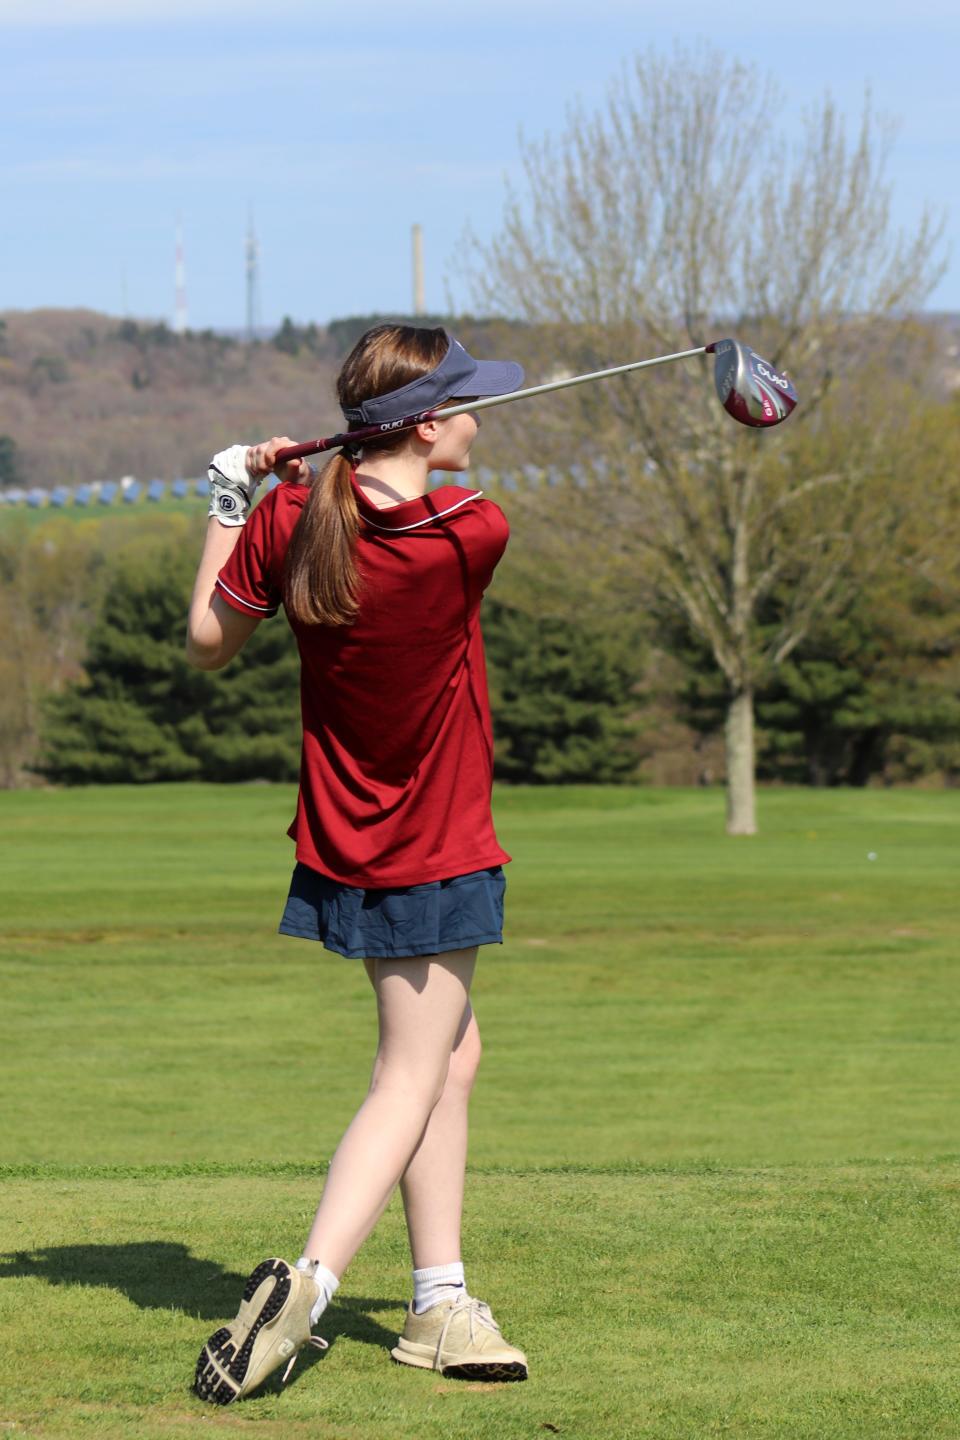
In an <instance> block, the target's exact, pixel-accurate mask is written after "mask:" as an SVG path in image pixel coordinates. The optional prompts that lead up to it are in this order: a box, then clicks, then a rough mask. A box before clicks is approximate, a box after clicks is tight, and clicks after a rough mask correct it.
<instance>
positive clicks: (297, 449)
mask: <svg viewBox="0 0 960 1440" xmlns="http://www.w3.org/2000/svg"><path fill="white" fill-rule="evenodd" d="M462 408H463V409H464V410H466V409H467V408H468V407H467V406H463V407H462ZM433 413H434V412H433V411H432V410H420V411H418V412H417V414H416V415H407V416H405V418H404V419H403V420H398V421H395V422H394V423H392V424H390V425H363V426H362V427H361V428H360V429H359V430H344V431H341V433H340V434H339V435H328V436H327V437H326V438H325V439H324V440H304V441H303V443H302V444H300V445H286V446H284V448H283V449H282V450H278V451H277V458H276V460H275V461H274V465H275V466H277V465H284V464H286V462H287V461H288V460H303V459H305V458H306V456H307V455H320V454H322V453H323V451H324V450H339V449H340V446H341V445H362V444H363V442H364V440H374V439H379V437H380V436H381V435H395V434H397V433H399V432H400V431H401V430H412V429H413V427H414V425H419V424H420V422H421V421H422V420H429V419H431V418H432V417H433ZM448 413H449V412H448ZM457 413H458V414H459V413H460V411H459V409H458V411H457Z"/></svg>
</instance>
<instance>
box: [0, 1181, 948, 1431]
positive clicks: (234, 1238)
mask: <svg viewBox="0 0 960 1440" xmlns="http://www.w3.org/2000/svg"><path fill="white" fill-rule="evenodd" d="M958 1187H960V1171H958V1170H957V1169H954V1170H953V1171H952V1172H949V1173H948V1172H945V1171H937V1170H936V1169H935V1168H933V1167H919V1166H918V1167H912V1168H910V1167H903V1168H899V1169H897V1170H896V1171H892V1170H888V1171H886V1172H880V1173H869V1174H863V1173H860V1172H859V1171H858V1170H857V1168H856V1167H849V1168H848V1169H847V1170H846V1171H845V1172H844V1173H842V1174H831V1175H830V1176H829V1177H826V1178H825V1177H824V1176H822V1175H820V1174H817V1173H815V1172H810V1173H807V1174H800V1173H793V1174H791V1175H790V1177H789V1182H788V1183H784V1180H783V1177H780V1176H772V1177H771V1176H765V1175H752V1176H751V1175H743V1176H739V1177H731V1176H729V1175H718V1176H696V1177H694V1176H689V1177H677V1176H659V1177H658V1176H647V1177H644V1178H636V1179H628V1178H623V1177H620V1178H617V1177H586V1176H568V1177H562V1176H552V1177H547V1176H542V1175H541V1176H537V1177H527V1178H522V1177H514V1178H505V1177H503V1176H496V1177H494V1176H489V1177H477V1178H476V1179H475V1180H474V1181H473V1182H472V1184H471V1186H470V1188H469V1190H468V1196H467V1213H466V1233H467V1236H468V1237H469V1239H468V1250H467V1254H466V1257H465V1258H466V1261H467V1273H468V1277H469V1278H470V1281H471V1287H472V1288H473V1289H474V1290H475V1291H476V1292H477V1293H480V1294H482V1295H483V1296H484V1297H485V1298H487V1299H488V1300H489V1301H490V1302H491V1303H492V1304H493V1306H494V1309H495V1313H497V1314H498V1315H499V1316H500V1317H501V1318H502V1320H503V1322H504V1325H505V1327H506V1326H507V1325H509V1333H510V1334H511V1335H514V1336H516V1338H517V1340H518V1341H519V1342H520V1343H522V1344H523V1345H524V1346H525V1347H526V1349H527V1351H528V1353H529V1356H530V1361H531V1380H530V1381H529V1382H528V1383H527V1384H526V1385H522V1386H504V1387H490V1386H472V1385H460V1384H456V1383H455V1382H449V1381H448V1382H444V1381H442V1380H441V1379H440V1377H438V1376H436V1375H431V1374H429V1373H420V1372H410V1371H407V1370H403V1369H401V1368H399V1367H396V1366H394V1365H392V1363H391V1362H390V1360H389V1358H388V1353H387V1352H388V1349H389V1346H390V1345H391V1344H393V1343H394V1340H395V1336H396V1334H397V1333H398V1332H399V1328H400V1326H401V1324H402V1314H403V1307H404V1305H405V1303H406V1300H407V1298H408V1293H409V1277H408V1273H407V1264H408V1257H407V1253H406V1242H405V1233H404V1227H403V1221H402V1214H401V1212H400V1210H399V1207H398V1206H397V1204H396V1203H394V1204H393V1205H392V1206H391V1208H390V1210H389V1211H388V1213H387V1215H386V1216H385V1217H384V1219H383V1221H382V1222H381V1225H380V1227H379V1228H378V1230H377V1231H376V1232H375V1234H374V1236H373V1237H372V1239H371V1240H370V1241H369V1242H368V1244H367V1245H366V1246H365V1247H364V1249H363V1251H362V1252H361V1254H360V1256H359V1257H358V1259H357V1261H356V1262H355V1263H354V1265H353V1266H352V1267H351V1269H350V1271H349V1272H348V1276H347V1278H346V1280H345V1282H344V1285H343V1286H342V1288H341V1290H340V1291H339V1292H338V1294H337V1297H336V1299H335V1302H334V1305H333V1306H332V1307H331V1309H330V1311H329V1312H328V1313H327V1316H326V1317H325V1321H324V1323H323V1324H322V1325H321V1326H320V1327H319V1328H320V1330H321V1332H322V1333H324V1334H325V1335H326V1337H327V1338H328V1339H330V1340H332V1341H333V1345H332V1348H331V1350H330V1351H329V1352H328V1353H327V1354H326V1355H325V1356H324V1357H323V1358H320V1359H317V1360H314V1358H313V1357H310V1356H308V1357H305V1358H304V1360H303V1361H302V1362H301V1364H300V1366H299V1367H298V1370H297V1371H295V1372H294V1375H295V1378H294V1381H293V1383H292V1384H291V1385H290V1386H289V1387H288V1388H287V1390H286V1391H285V1392H283V1393H280V1392H279V1391H278V1389H277V1387H275V1386H273V1387H271V1388H270V1389H269V1390H268V1392H267V1393H265V1394H264V1395H262V1396H261V1397H259V1398H254V1399H252V1400H251V1401H249V1402H247V1403H246V1404H245V1405H244V1406H243V1407H242V1409H238V1410H236V1411H231V1412H230V1414H229V1417H222V1418H221V1419H220V1420H218V1421H217V1423H218V1425H219V1424H225V1425H226V1427H227V1428H234V1429H235V1428H236V1427H238V1426H239V1427H241V1428H243V1426H245V1425H249V1424H250V1423H256V1425H257V1430H258V1434H261V1433H262V1434H264V1435H267V1436H271V1435H280V1434H290V1433H292V1434H298V1433H301V1432H300V1430H299V1429H298V1427H300V1426H304V1427H306V1426H310V1427H311V1430H310V1433H312V1434H315V1435H319V1436H321V1437H332V1436H338V1437H342V1436H345V1435H349V1436H352V1437H357V1440H374V1437H376V1440H381V1437H382V1436H384V1435H390V1436H391V1437H397V1440H405V1437H410V1440H415V1437H417V1440H419V1437H425V1440H433V1437H437V1440H440V1437H443V1440H447V1437H451V1436H453V1437H464V1440H466V1437H467V1436H471V1437H478V1440H494V1437H496V1440H500V1437H508V1440H511V1437H515V1436H516V1437H520V1436H529V1435H532V1434H537V1433H542V1432H543V1430H544V1426H545V1425H546V1426H548V1427H556V1432H559V1433H560V1434H563V1435H572V1436H576V1437H590V1440H594V1437H595V1440H600V1437H607V1436H611V1435H617V1436H620V1435H623V1436H630V1437H651V1440H652V1437H657V1440H660V1437H664V1440H665V1437H666V1436H668V1435H669V1436H671V1437H675V1440H686V1437H690V1440H693V1437H700V1436H702V1435H704V1434H710V1433H730V1434H736V1435H738V1436H745V1437H754V1436H757V1437H761V1436H762V1437H783V1440H787V1437H790V1440H798V1437H799V1440H854V1437H856V1440H861V1437H862V1436H863V1435H865V1434H869V1435H870V1436H871V1437H878V1440H905V1437H908V1436H910V1437H912V1436H916V1437H920V1436H921V1435H923V1436H926V1435H931V1436H943V1437H946V1436H949V1435H952V1434H955V1433H956V1432H955V1429H954V1430H951V1428H950V1426H951V1425H953V1424H954V1423H955V1417H956V1414H957V1413H958V1409H957V1407H958V1405H960V1374H958V1370H957V1366H956V1363H955V1354H956V1344H957V1339H958V1336H960V1301H958V1295H960V1286H958V1282H960V1251H958V1248H957V1246H956V1243H955V1241H956V1226H957V1197H958ZM8 1194H9V1198H10V1200H11V1201H12V1206H11V1207H8V1209H7V1212H6V1214H7V1218H6V1220H5V1221H4V1222H3V1223H2V1229H0V1244H2V1247H3V1255H2V1257H0V1282H2V1283H0V1297H2V1300H3V1303H4V1305H5V1307H6V1314H7V1317H8V1318H9V1319H10V1320H12V1321H15V1323H12V1324H11V1325H10V1326H9V1328H8V1329H7V1331H6V1337H5V1344H4V1347H3V1350H2V1353H0V1384H2V1388H3V1390H4V1393H5V1394H6V1395H7V1396H8V1401H7V1403H6V1405H5V1407H4V1419H5V1421H6V1422H7V1423H8V1424H15V1425H21V1426H23V1428H24V1429H25V1430H26V1431H27V1433H28V1434H36V1435H38V1436H41V1437H46V1436H53V1435H59V1434H69V1433H71V1432H70V1428H69V1425H70V1422H71V1421H72V1423H73V1425H74V1427H75V1429H74V1433H78V1432H79V1433H83V1431H84V1430H86V1429H89V1430H90V1431H91V1433H96V1434H98V1435H99V1434H103V1435H123V1434H136V1435H138V1436H143V1437H145V1440H153V1437H159V1436H162V1435H167V1434H171V1433H173V1434H178V1433H180V1429H181V1427H182V1429H183V1433H184V1434H186V1433H187V1429H189V1427H190V1424H191V1423H192V1424H193V1426H194V1427H195V1426H196V1424H197V1423H198V1421H199V1420H200V1419H201V1417H203V1416H206V1415H208V1414H211V1412H208V1411H205V1410H204V1409H202V1408H201V1407H200V1405H199V1402H194V1401H192V1400H191V1399H190V1396H189V1393H188V1388H187V1387H188V1384H189V1379H190V1374H191V1367H192V1363H193V1360H194V1358H195V1353H196V1351H197V1350H198V1349H199V1345H200V1343H201V1342H202V1340H203V1339H204V1338H205V1336H206V1335H207V1333H209V1331H210V1330H211V1329H212V1328H214V1327H215V1326H216V1325H217V1324H218V1323H219V1322H220V1321H221V1320H222V1319H223V1318H226V1317H228V1316H229V1315H230V1314H231V1313H232V1311H233V1309H234V1307H235V1303H236V1295H237V1291H238V1287H239V1285H240V1283H241V1282H242V1277H243V1275H244V1274H245V1273H246V1272H247V1270H248V1269H249V1268H250V1266H251V1263H252V1259H251V1257H253V1258H259V1256H260V1255H261V1254H268V1253H271V1252H273V1251H274V1250H280V1251H286V1252H290V1251H292V1250H293V1249H295V1248H296V1247H297V1245H298V1243H299V1239H300V1237H301V1233H302V1228H303V1225H304V1224H305V1222H306V1220H307V1217H308V1216H309V1213H310V1212H311V1210H312V1204H313V1199H314V1194H315V1187H314V1186H313V1185H311V1184H309V1183H304V1182H303V1181H302V1180H295V1179H291V1178H283V1177H274V1178H272V1179H269V1178H266V1177H264V1178H254V1179H247V1180H244V1181H239V1180H237V1179H227V1178H209V1179H202V1178H200V1177H193V1178H184V1179H180V1180H170V1181H167V1182H164V1183H160V1184H144V1185H142V1186H139V1187H137V1186H131V1185H129V1184H126V1183H119V1184H118V1183H116V1182H107V1181H103V1182H96V1181H86V1182H77V1183H72V1184H71V1183H50V1182H28V1181H19V1182H11V1184H10V1187H9V1191H8ZM51 1335H57V1336H59V1337H63V1336H69V1337H70V1343H69V1344H59V1345H58V1346H57V1363H56V1365H55V1366H50V1365H38V1364H37V1363H36V1359H37V1356H38V1355H42V1354H44V1353H47V1352H48V1351H49V1346H50V1337H51ZM11 1401H12V1403H11Z"/></svg>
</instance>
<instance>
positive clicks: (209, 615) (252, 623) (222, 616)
mask: <svg viewBox="0 0 960 1440" xmlns="http://www.w3.org/2000/svg"><path fill="white" fill-rule="evenodd" d="M293 443H294V442H293V441H292V440H291V439H290V437H289V436H288V435H275V436H274V437H273V439H272V440H267V441H265V442H264V443H263V444H262V445H251V446H250V447H249V448H248V449H247V452H246V455H245V456H244V457H243V465H244V468H245V469H246V472H247V474H248V475H249V476H250V480H251V482H252V483H251V484H250V486H245V485H241V486H240V488H239V490H235V489H234V488H233V487H230V494H231V501H232V503H231V505H230V512H232V513H231V515H230V520H229V523H228V522H227V520H226V518H225V519H224V521H221V520H218V519H217V518H216V513H214V512H215V511H216V510H217V506H216V504H214V506H213V507H212V509H211V515H210V519H209V520H208V521H207V533H206V537H205V539H204V542H203V554H202V555H201V556H200V564H199V567H198V569H197V578H196V582H195V583H194V587H193V597H192V599H191V601H190V615H189V619H188V621H187V660H188V661H189V663H190V664H191V665H193V666H195V667H196V669H198V670H222V669H223V667H224V665H226V664H228V663H229V661H231V660H232V659H233V657H234V655H236V653H237V651H238V650H241V649H242V648H243V646H244V645H245V644H246V642H247V641H248V640H249V639H250V636H251V635H252V634H253V632H254V630H256V628H257V626H258V625H259V624H260V620H261V618H262V617H261V616H259V615H248V614H245V613H244V612H242V611H240V610H236V609H234V607H233V606H232V605H228V604H227V602H226V601H225V600H224V599H223V598H222V597H221V596H220V595H218V594H217V590H216V579H217V576H218V575H219V573H220V571H221V570H222V569H223V567H224V565H226V563H227V561H228V560H229V559H230V556H231V555H232V554H233V552H234V549H235V548H236V544H237V541H238V540H239V539H240V536H241V534H242V533H243V525H244V521H245V519H246V515H247V512H248V511H249V501H250V499H251V498H252V492H253V491H254V490H255V489H256V487H257V485H259V483H260V481H261V480H262V479H263V477H264V476H265V475H269V474H270V473H271V471H273V473H274V474H275V475H276V476H277V478H278V479H279V480H289V481H295V480H298V479H299V480H306V479H307V478H309V475H310V466H309V465H308V464H307V462H306V461H305V460H290V461H288V462H287V464H286V465H285V466H284V467H283V470H282V472H280V471H276V470H274V465H275V464H276V457H277V451H278V450H280V449H282V448H283V447H284V446H285V445H292V444H293ZM225 453H226V452H225ZM216 459H217V460H218V461H220V460H221V457H219V456H218V457H216ZM221 463H222V461H221ZM214 478H217V479H222V478H223V477H221V476H215V475H214V474H213V473H212V474H211V479H214ZM234 497H236V498H234ZM220 508H226V507H222V506H221V507H220Z"/></svg>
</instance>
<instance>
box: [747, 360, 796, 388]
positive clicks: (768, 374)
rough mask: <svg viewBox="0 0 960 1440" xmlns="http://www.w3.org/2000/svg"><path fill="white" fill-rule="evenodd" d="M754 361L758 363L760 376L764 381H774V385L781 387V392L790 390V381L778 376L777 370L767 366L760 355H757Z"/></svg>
mask: <svg viewBox="0 0 960 1440" xmlns="http://www.w3.org/2000/svg"><path fill="white" fill-rule="evenodd" d="M754 359H755V360H756V362H757V374H758V375H762V376H763V378H764V380H770V381H772V382H773V384H774V385H779V386H780V389H781V390H789V389H790V381H789V380H784V378H783V376H782V375H778V374H777V372H776V370H771V369H770V367H769V366H768V365H766V364H765V363H764V361H763V360H761V359H760V357H759V355H755V356H754Z"/></svg>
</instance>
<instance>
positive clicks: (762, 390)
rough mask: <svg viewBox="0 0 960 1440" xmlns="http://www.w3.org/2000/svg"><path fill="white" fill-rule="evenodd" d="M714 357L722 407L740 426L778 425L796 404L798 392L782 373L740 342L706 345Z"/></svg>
mask: <svg viewBox="0 0 960 1440" xmlns="http://www.w3.org/2000/svg"><path fill="white" fill-rule="evenodd" d="M707 351H708V353H711V352H712V354H713V355H714V356H715V357H716V358H715V368H714V372H713V374H714V380H715V381H716V385H717V394H718V395H719V396H720V404H721V405H722V406H723V408H724V410H726V412H727V414H728V415H732V416H733V418H734V420H739V421H740V424H741V425H779V424H780V421H781V420H786V418H787V416H788V415H789V414H790V413H791V411H792V410H793V407H794V406H795V405H796V403H797V392H796V390H795V389H794V388H793V385H792V384H791V383H790V381H789V380H788V379H787V377H786V375H781V373H780V371H779V370H774V368H773V366H772V365H771V364H769V362H768V361H766V360H764V359H762V358H761V356H759V355H758V354H757V352H756V350H751V349H750V346H749V345H741V343H740V341H739V340H715V341H714V343H713V344H712V345H708V346H707Z"/></svg>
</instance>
